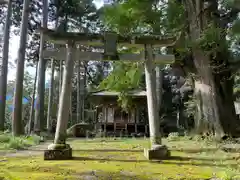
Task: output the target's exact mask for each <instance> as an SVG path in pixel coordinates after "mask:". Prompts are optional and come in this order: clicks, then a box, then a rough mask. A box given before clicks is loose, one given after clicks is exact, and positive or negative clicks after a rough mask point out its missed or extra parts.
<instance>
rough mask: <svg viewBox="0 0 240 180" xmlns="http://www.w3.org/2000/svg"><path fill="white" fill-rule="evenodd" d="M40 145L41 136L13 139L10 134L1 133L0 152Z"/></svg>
mask: <svg viewBox="0 0 240 180" xmlns="http://www.w3.org/2000/svg"><path fill="white" fill-rule="evenodd" d="M39 143H40V137H39V136H28V137H26V136H22V137H13V136H12V135H11V134H10V133H0V151H6V150H20V149H25V148H27V147H29V146H33V145H36V144H39Z"/></svg>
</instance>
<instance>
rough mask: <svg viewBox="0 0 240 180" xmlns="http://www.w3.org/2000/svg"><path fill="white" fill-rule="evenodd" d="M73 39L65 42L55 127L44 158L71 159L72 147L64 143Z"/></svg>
mask: <svg viewBox="0 0 240 180" xmlns="http://www.w3.org/2000/svg"><path fill="white" fill-rule="evenodd" d="M74 46H75V42H74V41H69V42H68V44H67V59H66V64H65V67H64V72H63V81H62V91H61V95H60V100H59V110H58V116H57V129H56V133H55V139H54V143H53V144H50V145H49V146H48V150H45V151H44V160H67V159H72V148H71V147H70V145H68V144H66V138H67V124H68V120H69V107H70V103H71V102H70V95H71V90H72V76H73V68H74V60H73V58H74V56H73V53H74V51H73V49H74Z"/></svg>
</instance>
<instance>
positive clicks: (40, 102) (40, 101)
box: [34, 0, 48, 134]
mask: <svg viewBox="0 0 240 180" xmlns="http://www.w3.org/2000/svg"><path fill="white" fill-rule="evenodd" d="M42 17H43V18H42V26H43V28H47V22H48V0H43V16H42ZM44 46H45V38H44V35H43V34H41V37H40V49H39V66H38V68H39V70H38V81H37V99H36V104H37V108H36V111H35V123H34V132H35V133H37V134H38V133H39V132H40V131H44V129H45V127H46V121H45V117H44V95H45V66H46V60H45V59H44V58H43V51H44Z"/></svg>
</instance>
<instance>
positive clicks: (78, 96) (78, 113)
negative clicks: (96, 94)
mask: <svg viewBox="0 0 240 180" xmlns="http://www.w3.org/2000/svg"><path fill="white" fill-rule="evenodd" d="M80 68H81V67H80V61H79V60H77V123H80V121H81V118H82V117H81V116H82V111H81V104H82V103H81V97H80V96H81V94H80V88H81V84H80V81H81V74H80Z"/></svg>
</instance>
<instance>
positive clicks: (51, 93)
mask: <svg viewBox="0 0 240 180" xmlns="http://www.w3.org/2000/svg"><path fill="white" fill-rule="evenodd" d="M54 70H55V64H54V59H52V61H51V83H50V87H49V96H48V112H47V130H48V132H50V131H51V127H52V126H51V124H52V105H53V89H54Z"/></svg>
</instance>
